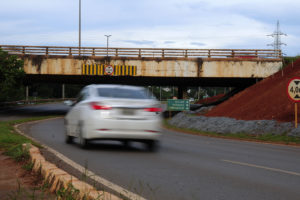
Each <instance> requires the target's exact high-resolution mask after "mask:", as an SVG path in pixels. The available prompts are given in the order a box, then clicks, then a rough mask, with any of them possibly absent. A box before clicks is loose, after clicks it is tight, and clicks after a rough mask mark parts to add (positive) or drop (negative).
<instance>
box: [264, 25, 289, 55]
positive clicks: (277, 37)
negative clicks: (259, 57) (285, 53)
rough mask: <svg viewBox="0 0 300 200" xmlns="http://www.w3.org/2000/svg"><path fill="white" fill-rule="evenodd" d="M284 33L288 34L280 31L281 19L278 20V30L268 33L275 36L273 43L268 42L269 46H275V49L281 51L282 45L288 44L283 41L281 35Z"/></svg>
mask: <svg viewBox="0 0 300 200" xmlns="http://www.w3.org/2000/svg"><path fill="white" fill-rule="evenodd" d="M282 35H284V36H287V34H285V33H282V32H281V31H280V26H279V20H277V27H276V30H275V31H274V32H273V33H272V34H270V35H267V36H271V37H273V38H274V42H273V43H272V44H268V46H273V47H274V50H279V51H280V52H281V46H282V45H286V44H285V43H282V42H281V36H282Z"/></svg>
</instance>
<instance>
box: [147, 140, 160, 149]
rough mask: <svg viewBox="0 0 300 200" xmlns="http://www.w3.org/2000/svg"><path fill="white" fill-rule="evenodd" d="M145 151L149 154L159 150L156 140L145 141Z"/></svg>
mask: <svg viewBox="0 0 300 200" xmlns="http://www.w3.org/2000/svg"><path fill="white" fill-rule="evenodd" d="M146 145H147V149H148V151H150V152H156V151H158V149H159V142H158V141H157V140H148V141H146Z"/></svg>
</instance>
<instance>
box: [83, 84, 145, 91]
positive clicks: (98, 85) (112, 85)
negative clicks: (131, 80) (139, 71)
mask: <svg viewBox="0 0 300 200" xmlns="http://www.w3.org/2000/svg"><path fill="white" fill-rule="evenodd" d="M88 87H93V88H124V89H132V90H141V89H144V88H143V87H141V86H133V85H120V84H92V85H89V86H88Z"/></svg>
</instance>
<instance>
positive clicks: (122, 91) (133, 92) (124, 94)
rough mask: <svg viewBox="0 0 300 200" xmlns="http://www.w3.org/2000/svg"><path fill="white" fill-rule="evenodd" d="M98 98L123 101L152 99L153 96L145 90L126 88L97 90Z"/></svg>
mask: <svg viewBox="0 0 300 200" xmlns="http://www.w3.org/2000/svg"><path fill="white" fill-rule="evenodd" d="M97 92H98V95H99V96H100V97H109V98H124V99H154V96H153V95H152V94H151V93H150V92H147V91H146V90H145V89H128V88H105V87H104V88H103V87H102V88H97Z"/></svg>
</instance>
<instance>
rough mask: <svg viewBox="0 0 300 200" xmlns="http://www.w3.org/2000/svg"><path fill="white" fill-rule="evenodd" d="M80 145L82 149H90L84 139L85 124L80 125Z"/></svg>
mask: <svg viewBox="0 0 300 200" xmlns="http://www.w3.org/2000/svg"><path fill="white" fill-rule="evenodd" d="M78 138H79V145H80V147H81V148H83V149H86V148H87V147H88V140H87V139H85V138H84V137H83V123H80V124H79V137H78Z"/></svg>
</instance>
